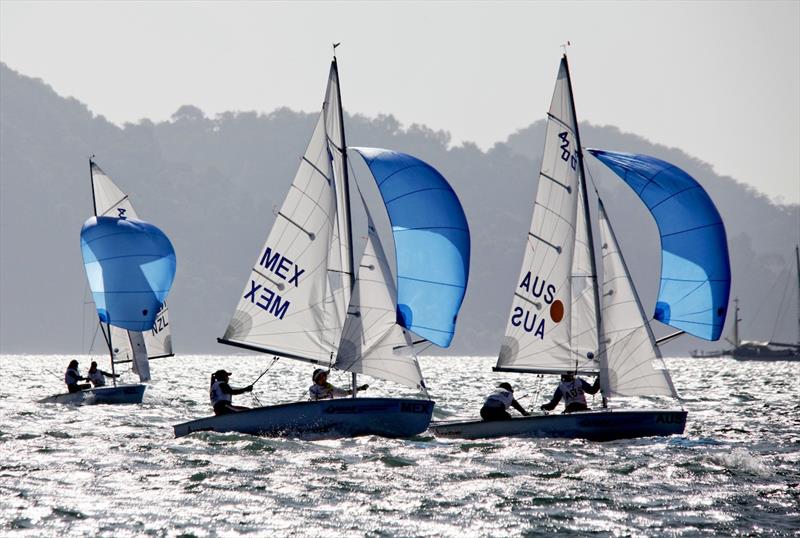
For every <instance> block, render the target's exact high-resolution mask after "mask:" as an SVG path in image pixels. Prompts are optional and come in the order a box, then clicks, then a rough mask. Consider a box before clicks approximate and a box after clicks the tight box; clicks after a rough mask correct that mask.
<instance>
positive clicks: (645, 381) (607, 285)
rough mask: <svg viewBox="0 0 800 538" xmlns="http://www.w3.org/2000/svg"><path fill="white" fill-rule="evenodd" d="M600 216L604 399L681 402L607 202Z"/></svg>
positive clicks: (601, 377) (602, 378) (602, 381)
mask: <svg viewBox="0 0 800 538" xmlns="http://www.w3.org/2000/svg"><path fill="white" fill-rule="evenodd" d="M599 216H600V238H601V242H602V252H603V297H602V302H603V306H602V316H603V340H604V343H605V357H604V360H602V362H603V363H604V364H603V368H602V369H601V371H600V382H601V385H602V388H603V394H605V395H606V396H655V395H663V396H672V397H675V398H677V397H678V394H677V392H676V391H675V387H674V385H673V384H672V378H671V377H670V375H669V371H667V369H666V366H665V365H664V360H663V358H662V357H661V352H660V351H659V349H658V346H657V345H656V340H655V337H654V336H653V332H652V330H651V329H650V324H649V323H648V322H647V318H645V315H644V310H643V309H642V305H641V302H640V301H639V296H638V294H637V293H636V289H635V288H634V286H633V284H632V282H631V277H630V273H629V272H628V268H627V266H626V265H625V260H624V258H623V257H622V252H621V251H620V249H619V244H618V243H617V238H616V236H615V235H614V230H613V229H612V228H611V222H609V220H608V216H607V215H606V212H605V208H604V207H603V203H602V202H600V206H599Z"/></svg>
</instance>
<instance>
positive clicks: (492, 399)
mask: <svg viewBox="0 0 800 538" xmlns="http://www.w3.org/2000/svg"><path fill="white" fill-rule="evenodd" d="M511 406H513V407H514V409H516V410H517V411H519V412H520V413H522V415H523V416H526V417H527V416H528V415H530V413H528V412H527V411H525V408H524V407H522V406H521V405H520V404H519V402H518V401H517V400H516V399H515V398H514V389H513V387H512V386H511V384H510V383H500V384H499V385H497V390H495V391H494V392H493V393H491V394H490V395H489V397H488V398H486V401H485V402H484V403H483V407H481V418H482V419H483V420H487V421H488V420H511V414H510V413H509V412H508V411H507V410H508V408H509V407H511Z"/></svg>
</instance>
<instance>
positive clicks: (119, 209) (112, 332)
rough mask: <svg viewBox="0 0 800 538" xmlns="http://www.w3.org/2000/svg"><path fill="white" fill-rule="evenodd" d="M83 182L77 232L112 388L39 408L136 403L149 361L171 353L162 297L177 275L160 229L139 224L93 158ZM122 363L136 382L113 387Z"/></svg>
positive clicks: (58, 399) (50, 400)
mask: <svg viewBox="0 0 800 538" xmlns="http://www.w3.org/2000/svg"><path fill="white" fill-rule="evenodd" d="M89 178H90V181H91V185H92V203H93V208H94V217H91V218H89V219H88V220H87V221H86V222H85V223H84V225H83V228H82V230H81V251H82V253H83V259H84V266H85V268H86V275H87V278H88V280H89V285H90V288H91V289H92V295H93V297H94V302H95V308H96V310H97V314H98V324H99V330H100V332H101V333H102V334H103V339H104V341H105V343H106V346H107V348H108V352H109V359H110V363H111V373H112V374H114V375H113V376H112V378H111V380H112V385H111V386H103V387H92V388H89V389H84V390H81V391H79V392H72V393H65V394H57V395H55V396H49V397H47V398H44V399H42V400H39V403H71V404H80V403H98V404H99V403H102V404H127V403H141V402H142V398H143V396H144V391H145V388H146V385H145V384H144V383H145V382H146V381H149V380H150V363H149V361H150V359H156V358H162V357H171V356H173V355H174V353H173V350H172V335H171V331H170V327H169V317H168V309H167V303H166V296H167V293H168V292H169V289H170V287H171V285H172V281H173V278H174V275H175V251H174V249H173V248H172V244H171V243H170V241H169V239H168V238H167V236H166V235H165V234H164V233H163V232H162V231H161V230H159V229H158V228H156V227H155V226H153V225H152V224H150V223H147V222H144V221H141V220H139V219H138V216H137V214H136V211H135V210H134V209H133V205H132V204H131V202H130V200H129V199H128V195H127V194H125V193H124V192H123V191H122V190H121V189H120V188H119V187H117V185H115V184H114V182H113V181H112V180H111V178H110V177H109V176H108V175H107V174H106V173H105V172H103V170H102V169H101V168H100V167H99V166H98V165H97V164H96V163H95V162H94V161H93V160H92V159H91V158H90V159H89ZM122 363H131V364H132V369H133V372H134V373H135V374H137V375H138V376H139V381H140V383H136V384H126V385H118V384H117V380H116V377H115V376H116V367H117V365H118V364H122Z"/></svg>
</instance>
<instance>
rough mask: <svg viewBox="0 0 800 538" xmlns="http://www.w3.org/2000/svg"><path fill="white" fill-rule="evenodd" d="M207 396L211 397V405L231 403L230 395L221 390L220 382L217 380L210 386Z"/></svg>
mask: <svg viewBox="0 0 800 538" xmlns="http://www.w3.org/2000/svg"><path fill="white" fill-rule="evenodd" d="M209 396H210V397H211V405H217V404H218V403H219V402H227V403H231V395H230V394H228V393H227V392H224V391H223V390H222V381H220V380H219V379H218V380H216V381H214V384H213V385H211V392H210V393H209Z"/></svg>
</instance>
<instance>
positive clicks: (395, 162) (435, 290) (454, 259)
mask: <svg viewBox="0 0 800 538" xmlns="http://www.w3.org/2000/svg"><path fill="white" fill-rule="evenodd" d="M351 149H353V150H355V151H357V152H358V153H359V154H360V155H361V156H362V157H363V158H364V161H366V163H367V166H369V169H370V171H371V172H372V175H373V176H374V177H375V181H376V182H377V184H378V189H380V191H381V196H382V197H383V203H384V204H385V205H386V210H387V212H388V213H389V220H390V221H391V223H392V233H393V235H394V243H395V257H396V261H397V322H398V324H400V325H401V326H403V327H405V328H407V329H409V330H411V331H413V332H414V333H416V334H418V335H419V336H421V337H423V338H425V339H427V340H429V341H431V342H433V343H434V344H436V345H438V346H441V347H447V346H449V345H450V342H451V341H452V340H453V333H454V331H455V326H456V316H457V315H458V310H459V308H460V307H461V302H462V301H463V300H464V293H465V292H466V289H467V278H468V277H469V248H470V242H469V227H468V226H467V217H466V216H465V215H464V209H463V208H462V207H461V202H459V201H458V197H456V193H455V192H453V189H452V188H451V187H450V185H449V184H448V183H447V180H445V178H444V177H442V175H441V174H440V173H439V172H437V171H436V170H435V169H434V168H433V167H432V166H430V165H429V164H427V163H425V162H423V161H421V160H419V159H417V158H415V157H412V156H411V155H406V154H405V153H399V152H395V151H390V150H385V149H378V148H351Z"/></svg>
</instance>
